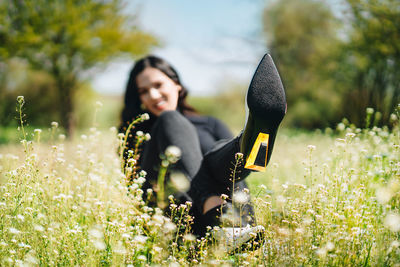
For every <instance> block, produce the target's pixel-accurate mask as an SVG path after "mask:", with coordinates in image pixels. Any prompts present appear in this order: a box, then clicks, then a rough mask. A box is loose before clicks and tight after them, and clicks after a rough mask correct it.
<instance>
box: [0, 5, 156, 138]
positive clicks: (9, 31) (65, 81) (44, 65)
mask: <svg viewBox="0 0 400 267" xmlns="http://www.w3.org/2000/svg"><path fill="white" fill-rule="evenodd" d="M123 7H124V6H123V4H122V0H85V1H81V0H54V1H49V0H25V1H19V0H9V1H0V62H5V60H6V59H9V58H14V57H18V58H23V59H25V60H27V62H28V63H29V64H30V65H31V66H32V67H33V68H35V69H37V70H43V71H45V72H47V73H48V74H50V75H51V77H52V78H53V79H54V82H55V85H56V88H57V89H58V90H57V93H56V95H57V99H58V103H59V114H60V119H61V121H60V122H61V125H63V126H64V127H65V128H66V130H67V132H69V133H70V132H71V130H72V126H73V118H72V111H73V103H72V99H73V98H72V96H73V94H74V93H75V91H76V90H77V89H78V88H79V84H80V81H81V80H82V74H83V72H84V71H86V70H88V69H90V68H92V67H94V66H96V65H98V64H101V63H105V62H108V61H110V60H111V59H114V58H115V57H117V56H133V57H134V56H138V55H142V54H145V53H147V52H148V50H149V48H150V47H152V46H154V45H157V42H156V40H155V38H154V37H153V36H151V35H149V34H146V33H144V32H142V31H141V30H139V29H138V27H137V26H135V21H134V20H132V19H131V17H129V16H127V15H125V14H122V12H121V11H122V9H123Z"/></svg>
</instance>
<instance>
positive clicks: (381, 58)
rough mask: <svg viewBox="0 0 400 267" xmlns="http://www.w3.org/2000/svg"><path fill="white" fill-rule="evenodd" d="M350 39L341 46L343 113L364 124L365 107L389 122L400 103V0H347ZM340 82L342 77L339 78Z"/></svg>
mask: <svg viewBox="0 0 400 267" xmlns="http://www.w3.org/2000/svg"><path fill="white" fill-rule="evenodd" d="M345 2H346V3H347V4H348V13H347V17H346V18H347V19H348V22H349V23H348V25H349V26H350V27H348V32H347V36H348V40H347V41H346V42H345V43H344V45H343V46H342V49H343V50H342V53H343V57H342V59H343V64H342V65H341V69H340V71H341V74H340V75H341V77H342V78H343V80H342V83H341V86H343V87H344V88H345V89H346V94H345V96H344V98H343V115H344V116H346V117H347V118H348V119H350V121H351V122H352V123H355V124H357V125H358V126H364V120H365V117H366V114H365V112H366V108H367V107H372V108H374V109H375V110H377V111H380V112H381V113H382V118H381V120H380V122H379V123H380V124H381V125H382V124H387V123H388V121H389V118H390V114H391V113H392V112H393V111H394V109H395V107H396V106H397V104H398V103H400V1H398V0H379V1H377V0H345ZM338 82H340V81H338Z"/></svg>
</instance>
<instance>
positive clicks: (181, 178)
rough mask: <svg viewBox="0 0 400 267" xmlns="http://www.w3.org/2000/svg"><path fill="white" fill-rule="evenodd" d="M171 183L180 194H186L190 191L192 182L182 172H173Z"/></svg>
mask: <svg viewBox="0 0 400 267" xmlns="http://www.w3.org/2000/svg"><path fill="white" fill-rule="evenodd" d="M170 179H171V182H172V185H173V186H174V187H175V188H176V189H177V190H178V191H180V192H186V191H187V190H189V187H190V182H189V180H188V179H187V178H186V176H185V175H184V174H183V173H181V172H173V173H171V178H170Z"/></svg>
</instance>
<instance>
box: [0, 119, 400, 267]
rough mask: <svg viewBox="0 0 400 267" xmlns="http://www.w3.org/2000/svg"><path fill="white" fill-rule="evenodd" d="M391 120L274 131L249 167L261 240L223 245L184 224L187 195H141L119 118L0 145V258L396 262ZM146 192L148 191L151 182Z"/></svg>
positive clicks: (110, 262) (397, 169)
mask: <svg viewBox="0 0 400 267" xmlns="http://www.w3.org/2000/svg"><path fill="white" fill-rule="evenodd" d="M393 118H394V119H395V120H394V127H393V129H392V130H391V131H389V130H388V129H387V128H376V127H372V128H366V129H357V128H355V127H353V126H351V125H349V124H347V125H344V124H340V125H339V127H338V129H337V130H335V133H334V134H326V133H325V134H323V133H316V134H296V135H291V134H289V133H287V132H285V131H282V132H281V133H280V135H279V137H278V140H277V144H276V146H275V151H274V155H273V158H272V161H271V163H270V165H269V167H268V171H267V172H266V173H263V174H260V173H258V174H254V175H252V176H251V177H250V178H249V182H250V186H251V193H252V200H253V202H254V205H255V208H256V215H257V220H258V223H259V224H261V225H263V226H264V227H265V229H266V235H265V239H264V240H262V242H263V245H262V246H261V248H259V249H256V250H254V249H251V250H243V251H241V252H239V253H237V254H234V255H229V254H227V253H226V247H225V245H224V243H218V242H217V241H215V240H213V239H211V238H208V237H206V238H202V239H198V238H196V237H195V236H193V235H192V234H191V233H190V227H189V225H190V222H191V218H190V216H189V215H188V212H187V211H188V208H189V207H190V205H191V203H185V204H181V205H176V204H174V203H173V200H172V203H171V204H170V207H171V212H170V214H164V213H163V212H162V211H161V209H159V208H154V207H153V208H152V207H149V206H147V205H146V200H143V199H142V195H143V191H142V190H141V189H140V187H141V184H142V183H143V182H144V177H143V175H144V174H143V173H138V174H137V175H136V176H135V179H134V180H133V182H130V181H129V182H128V181H127V179H126V176H125V174H124V173H123V172H122V171H121V161H120V158H119V157H118V154H117V150H118V146H120V142H121V138H120V139H118V138H117V137H116V129H115V128H111V129H110V131H103V132H101V131H99V130H98V129H96V128H91V129H90V130H89V131H88V132H87V133H86V134H85V135H82V136H80V138H79V139H78V140H75V141H66V140H64V139H63V138H61V139H59V138H58V133H57V128H56V126H57V125H55V124H54V125H53V128H52V130H51V131H49V132H51V134H52V138H50V140H51V141H49V142H46V143H42V142H41V140H40V138H39V135H40V134H41V132H40V131H35V132H34V133H26V135H27V136H29V134H33V135H34V136H33V139H32V141H26V140H22V142H21V145H19V146H15V145H14V146H7V147H1V148H0V265H1V266H13V265H21V266H22V265H24V266H30V265H33V266H35V265H62V266H63V265H80V266H98V265H104V266H120V265H133V266H142V265H146V264H148V265H176V266H178V265H184V266H185V265H200V264H205V265H218V266H219V265H222V264H226V265H228V266H229V265H252V266H254V265H259V264H260V265H270V266H277V265H278V266H280V265H283V266H293V265H296V266H298V265H304V266H327V265H328V266H343V265H346V266H376V265H379V266H382V265H383V266H385V265H386V266H395V265H397V266H398V265H399V264H400V211H399V209H400V135H399V126H398V119H397V118H398V117H396V118H395V117H393ZM149 193H150V194H151V192H149Z"/></svg>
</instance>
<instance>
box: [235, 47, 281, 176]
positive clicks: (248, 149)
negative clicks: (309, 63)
mask: <svg viewBox="0 0 400 267" xmlns="http://www.w3.org/2000/svg"><path fill="white" fill-rule="evenodd" d="M246 103H247V107H248V117H247V122H246V126H245V129H244V131H243V135H242V139H241V142H240V151H241V152H242V153H243V154H244V156H245V159H246V163H245V168H247V169H251V170H256V171H265V168H266V167H267V164H268V162H269V160H270V158H271V153H272V149H273V146H274V142H275V137H276V133H277V131H278V127H279V124H280V123H281V121H282V119H283V117H284V116H285V114H286V97H285V91H284V88H283V85H282V82H281V79H280V77H279V73H278V70H277V69H276V67H275V64H274V62H273V60H272V58H271V56H270V55H269V54H266V55H265V56H264V57H263V58H262V60H261V62H260V64H259V65H258V67H257V69H256V71H255V73H254V76H253V79H252V81H251V83H250V86H249V89H248V91H247V96H246Z"/></svg>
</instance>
